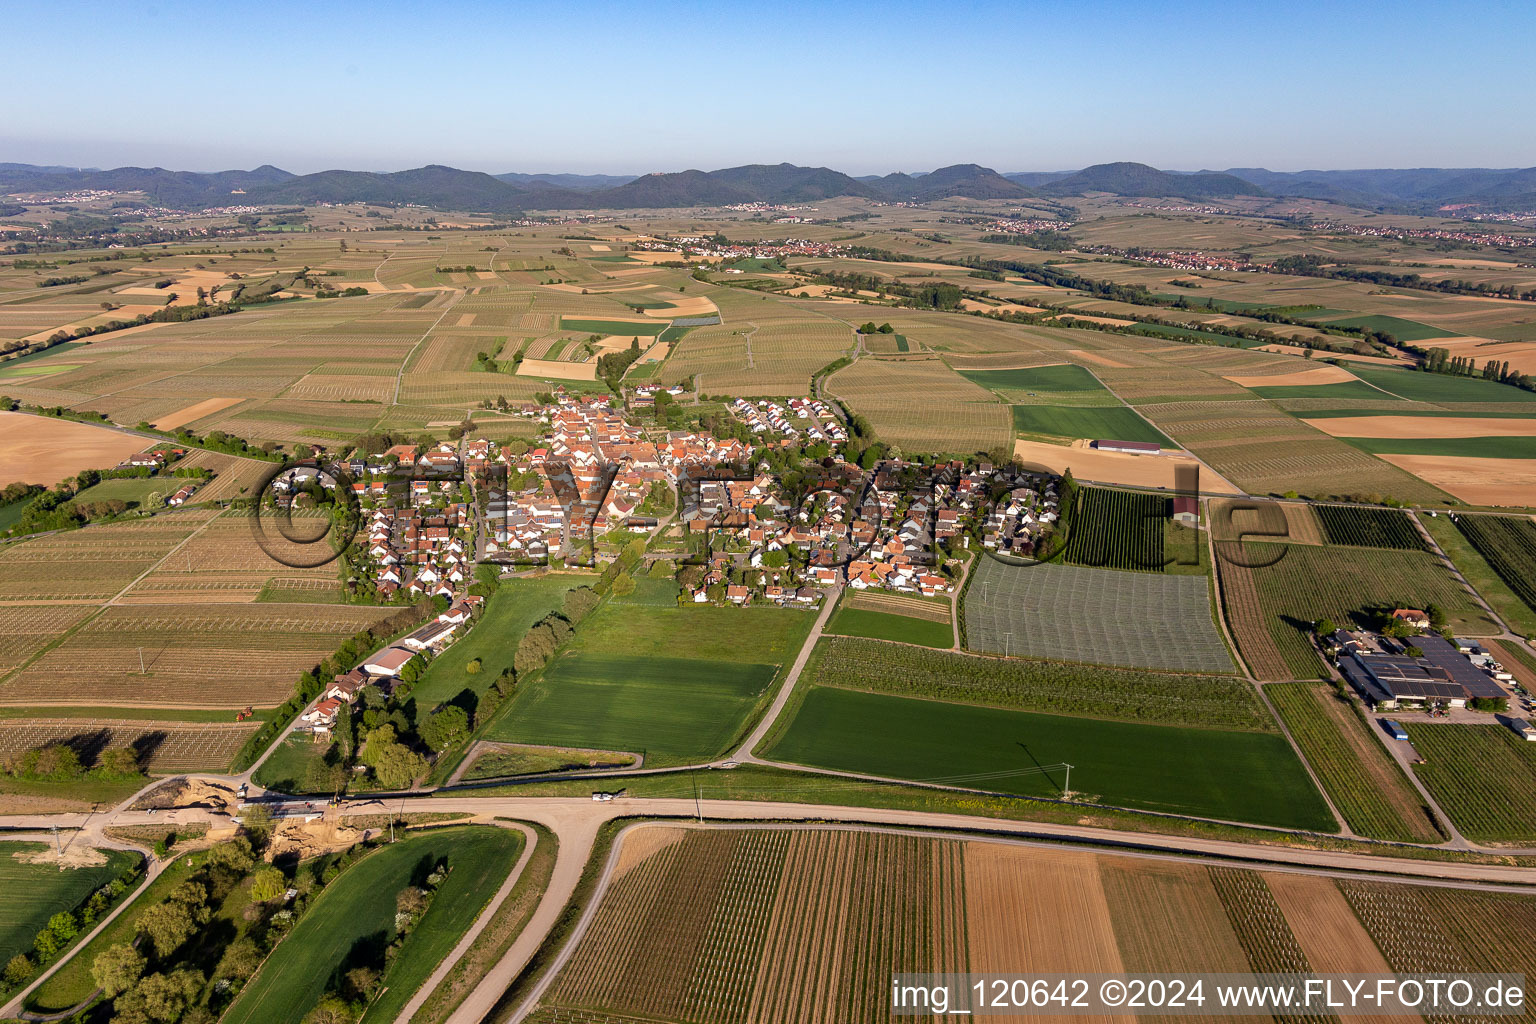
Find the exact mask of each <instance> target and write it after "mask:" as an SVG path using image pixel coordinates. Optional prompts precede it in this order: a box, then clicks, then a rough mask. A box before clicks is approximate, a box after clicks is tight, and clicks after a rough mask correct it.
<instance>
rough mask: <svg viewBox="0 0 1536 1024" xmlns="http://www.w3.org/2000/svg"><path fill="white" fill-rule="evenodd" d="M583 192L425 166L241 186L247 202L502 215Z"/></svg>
mask: <svg viewBox="0 0 1536 1024" xmlns="http://www.w3.org/2000/svg"><path fill="white" fill-rule="evenodd" d="M586 194H587V193H581V192H576V191H573V190H570V189H556V188H552V187H546V188H543V189H538V190H534V189H527V188H520V187H518V186H516V185H509V184H507V183H506V182H504V181H498V180H496V179H495V178H494V177H492V176H491V175H489V174H484V173H482V172H480V171H461V170H459V169H457V168H454V167H444V166H442V165H440V164H429V165H428V166H426V167H417V168H413V169H412V170H408V171H393V172H390V173H387V174H376V173H373V172H371V171H320V172H318V173H315V174H304V175H300V176H298V177H293V178H289V179H288V180H287V181H284V182H281V183H278V184H274V185H269V186H266V187H263V188H256V189H247V195H246V197H245V201H246V202H248V203H263V204H266V203H277V204H282V203H388V204H402V203H415V204H418V205H420V206H430V207H432V208H434V209H438V210H464V211H467V212H473V213H492V214H498V215H506V214H512V213H518V212H520V211H522V210H525V209H528V208H530V207H531V204H532V203H533V201H534V197H535V196H537V197H539V198H540V199H541V200H546V201H549V202H561V203H563V202H571V203H573V204H574V205H578V206H579V205H584V201H583V200H581V199H580V197H582V196H584V195H586Z"/></svg>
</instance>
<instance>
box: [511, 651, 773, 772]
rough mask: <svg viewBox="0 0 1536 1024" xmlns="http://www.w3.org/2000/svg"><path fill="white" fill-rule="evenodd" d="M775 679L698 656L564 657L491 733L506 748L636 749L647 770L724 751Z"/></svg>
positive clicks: (761, 668)
mask: <svg viewBox="0 0 1536 1024" xmlns="http://www.w3.org/2000/svg"><path fill="white" fill-rule="evenodd" d="M777 673H778V666H776V665H754V664H747V663H741V662H719V661H710V660H707V659H702V658H691V657H681V658H657V657H650V658H639V657H630V656H626V655H598V654H593V653H586V652H580V653H571V654H566V655H563V656H559V657H557V658H556V660H555V661H554V662H553V663H551V664H550V665H549V666H547V667H546V668H545V669H544V671H543V673H542V675H540V677H539V678H538V679H537V680H536V681H535V682H534V683H532V684H531V685H528V686H526V687H524V688H521V689H520V690H519V692H518V694H517V696H516V697H515V698H514V699H513V701H512V702H511V705H510V707H509V710H508V711H507V713H506V714H505V715H504V716H503V717H502V718H501V719H500V720H499V722H498V723H497V724H496V725H495V726H494V727H493V728H492V729H491V730H490V732H489V733H488V734H487V736H488V738H490V739H495V740H502V741H505V742H509V743H523V744H541V745H553V746H582V747H589V748H593V749H597V750H614V751H632V752H634V753H638V754H641V755H643V756H644V758H645V764H646V766H647V767H658V766H662V765H666V764H668V763H676V764H688V763H697V762H701V761H708V760H710V759H712V758H714V757H715V756H717V755H718V754H720V753H722V752H724V750H725V749H726V746H727V744H729V743H730V742H731V740H732V739H733V738H734V737H735V736H736V735H737V734H738V733H739V732H740V731H741V730H742V727H743V726H744V724H745V722H746V719H747V716H748V714H749V713H750V712H751V710H752V708H753V706H754V705H755V704H756V703H757V701H758V699H759V698H761V697H762V695H763V694H764V692H765V691H766V690H767V688H768V685H769V684H770V683H771V682H772V681H773V679H774V677H775V676H776V675H777Z"/></svg>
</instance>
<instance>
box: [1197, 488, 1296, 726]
mask: <svg viewBox="0 0 1536 1024" xmlns="http://www.w3.org/2000/svg"><path fill="white" fill-rule="evenodd" d="M1200 500H1201V501H1202V502H1203V505H1202V508H1201V515H1203V516H1204V517H1205V531H1204V532H1205V551H1206V557H1207V558H1209V559H1210V560H1211V591H1212V593H1211V607H1212V609H1213V610H1214V612H1215V615H1216V625H1218V626H1220V627H1221V635H1222V636H1223V637H1225V638H1226V641H1227V647H1229V648H1230V649H1231V651H1232V663H1233V664H1234V665H1236V666H1237V670H1238V671H1239V672H1241V673H1242V674H1243V678H1244V679H1246V680H1248V681H1249V682H1250V683H1253V684H1254V685H1255V686H1257V685H1258V683H1259V677H1258V676H1256V675H1254V674H1253V670H1252V669H1250V668H1249V667H1248V659H1247V658H1246V657H1244V655H1243V652H1242V649H1241V648H1240V647H1238V646H1237V637H1235V636H1233V635H1232V630H1231V629H1230V628H1229V627H1228V626H1227V609H1226V608H1225V606H1224V605H1225V602H1224V601H1223V600H1222V597H1221V568H1220V566H1218V565H1217V564H1216V538H1215V535H1214V531H1213V530H1212V529H1211V515H1210V505H1211V503H1210V499H1209V498H1202V499H1200ZM1266 703H1268V702H1267V701H1266ZM1269 711H1270V714H1274V711H1275V709H1274V708H1270V709H1269ZM1292 745H1293V746H1294V744H1292Z"/></svg>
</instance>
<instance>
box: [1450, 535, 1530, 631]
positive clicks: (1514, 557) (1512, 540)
mask: <svg viewBox="0 0 1536 1024" xmlns="http://www.w3.org/2000/svg"><path fill="white" fill-rule="evenodd" d="M1455 523H1456V528H1457V529H1459V530H1460V531H1461V532H1462V533H1463V534H1464V535H1465V536H1466V538H1467V540H1469V541H1471V542H1472V546H1473V547H1474V548H1476V549H1477V553H1478V554H1480V555H1482V556H1483V558H1484V559H1486V560H1487V562H1488V564H1489V566H1491V567H1492V568H1493V571H1494V572H1496V573H1498V574H1499V579H1501V580H1503V581H1504V582H1505V583H1506V584H1508V585H1509V589H1511V590H1513V591H1514V592H1515V596H1516V597H1518V598H1520V600H1522V601H1524V602H1525V603H1526V604H1527V605H1529V606H1530V607H1531V608H1536V522H1532V521H1531V519H1529V518H1528V517H1525V516H1466V515H1462V516H1456V517H1455Z"/></svg>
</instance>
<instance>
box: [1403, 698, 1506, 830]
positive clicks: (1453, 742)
mask: <svg viewBox="0 0 1536 1024" xmlns="http://www.w3.org/2000/svg"><path fill="white" fill-rule="evenodd" d="M1407 729H1408V739H1409V741H1410V742H1411V743H1412V744H1413V746H1414V749H1415V750H1417V751H1418V752H1419V754H1420V756H1422V757H1423V758H1424V762H1425V763H1424V764H1419V765H1415V766H1414V769H1413V770H1414V772H1415V774H1417V775H1418V777H1419V780H1420V781H1421V782H1423V783H1424V785H1425V787H1426V788H1427V789H1428V790H1429V792H1430V793H1431V794H1432V795H1433V796H1434V798H1435V802H1436V803H1438V804H1439V805H1440V808H1441V809H1442V810H1444V811H1445V813H1446V814H1448V815H1450V818H1451V821H1452V822H1453V823H1454V824H1455V825H1456V827H1457V828H1458V829H1460V830H1461V833H1462V834H1463V835H1464V836H1466V837H1467V838H1468V839H1471V840H1473V841H1474V842H1482V843H1494V844H1498V843H1508V844H1514V845H1519V846H1530V845H1531V843H1532V841H1533V840H1536V743H1530V742H1528V741H1526V740H1524V739H1521V738H1520V737H1518V736H1516V735H1515V734H1514V733H1513V732H1511V731H1510V730H1509V729H1506V728H1504V727H1503V726H1501V725H1499V724H1497V723H1496V722H1495V721H1494V719H1493V717H1492V716H1489V723H1488V724H1487V725H1448V724H1442V723H1435V722H1431V723H1408V724H1407Z"/></svg>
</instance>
